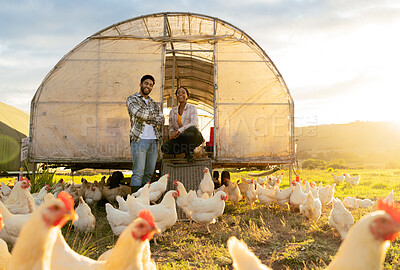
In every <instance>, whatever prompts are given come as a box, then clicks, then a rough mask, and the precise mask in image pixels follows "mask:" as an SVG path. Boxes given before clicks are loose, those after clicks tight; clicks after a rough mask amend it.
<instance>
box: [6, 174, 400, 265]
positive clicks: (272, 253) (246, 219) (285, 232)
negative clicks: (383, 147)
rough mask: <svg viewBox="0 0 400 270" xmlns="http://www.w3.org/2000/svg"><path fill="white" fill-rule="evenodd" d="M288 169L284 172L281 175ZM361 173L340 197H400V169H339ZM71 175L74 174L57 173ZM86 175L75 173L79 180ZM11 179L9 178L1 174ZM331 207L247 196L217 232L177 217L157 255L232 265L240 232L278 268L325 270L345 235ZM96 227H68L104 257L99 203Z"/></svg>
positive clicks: (390, 259) (394, 255)
mask: <svg viewBox="0 0 400 270" xmlns="http://www.w3.org/2000/svg"><path fill="white" fill-rule="evenodd" d="M281 172H282V171H278V173H279V174H280V173H281ZM345 172H346V173H349V174H350V175H357V174H360V175H361V181H360V184H359V185H358V186H349V185H347V184H346V183H341V184H339V185H337V186H336V192H335V197H338V198H340V199H343V198H344V197H347V196H353V197H357V198H369V199H372V200H375V199H377V198H379V197H386V196H387V195H388V194H389V192H390V191H391V190H393V191H394V195H395V199H396V201H398V199H399V195H400V194H399V192H400V170H382V169H379V170H372V169H371V170H357V171H356V170H346V171H344V170H343V171H334V172H333V173H335V174H336V175H338V174H341V173H345ZM248 173H249V172H235V173H231V178H232V179H233V180H235V179H240V177H241V176H243V177H246V178H251V177H249V176H248ZM283 173H284V177H283V183H282V184H281V188H285V187H287V186H288V182H289V181H288V175H289V173H288V171H283ZM331 173H332V172H329V171H321V170H314V171H308V170H302V171H301V172H300V177H301V178H303V179H306V180H307V181H315V182H316V183H317V185H318V184H319V182H322V183H323V185H324V186H325V185H326V184H331V183H333V178H332V176H331ZM61 177H62V178H63V179H64V180H69V178H70V177H66V176H59V175H56V176H55V181H57V180H58V179H59V178H61ZM85 178H86V179H87V180H88V181H94V180H100V178H101V175H95V176H90V177H85ZM80 179H81V177H74V179H73V180H74V182H79V181H80ZM1 180H2V181H7V180H6V179H1ZM330 210H331V206H328V207H326V208H325V209H324V210H323V214H322V216H321V218H320V219H319V220H318V221H317V222H312V221H309V220H308V219H307V218H306V217H304V216H302V215H300V214H299V213H298V212H291V211H289V210H288V209H286V208H282V207H279V206H272V207H271V208H269V207H266V206H265V205H260V204H259V203H256V205H255V206H254V207H253V208H251V207H250V206H249V205H248V204H246V203H245V202H244V201H241V202H240V203H239V204H238V205H235V206H234V205H232V204H231V203H230V202H229V201H228V202H227V204H226V208H225V212H224V214H223V215H222V216H221V217H220V218H219V219H218V221H217V223H215V224H213V225H210V230H211V233H208V232H207V229H206V227H205V226H201V225H199V224H193V225H192V226H191V225H190V224H189V223H188V222H177V223H176V224H175V225H174V226H173V227H172V228H171V229H169V230H167V231H166V232H164V233H163V235H162V236H158V237H157V242H158V245H157V246H156V245H154V243H153V242H151V252H152V258H153V259H154V261H155V262H156V264H157V267H158V269H232V260H231V258H230V255H229V253H228V250H227V247H226V242H227V240H228V239H229V237H230V236H232V235H234V236H236V237H237V238H239V239H243V240H244V241H245V242H246V243H247V244H248V246H249V247H250V249H251V250H252V251H253V252H254V253H255V254H256V255H257V256H258V257H259V258H260V259H261V261H262V262H263V263H264V264H266V265H269V266H271V267H272V268H273V269H275V270H277V269H324V268H325V267H326V266H327V265H328V264H329V262H330V261H331V259H332V256H334V255H335V253H336V251H337V249H338V247H339V245H340V236H339V234H338V232H337V231H335V230H333V229H331V228H330V227H329V225H328V216H329V212H330ZM92 211H93V213H94V214H95V216H96V218H97V220H96V230H95V232H93V233H91V234H79V233H76V232H74V230H73V227H72V226H71V225H70V224H67V225H66V226H64V228H63V232H64V235H65V237H66V239H67V241H68V243H69V244H70V245H71V247H73V249H75V250H76V251H77V252H79V253H83V254H85V255H86V256H89V257H91V258H94V259H96V258H98V256H100V255H101V254H102V253H103V252H104V251H106V250H108V249H110V248H112V247H113V245H114V244H115V241H116V240H117V237H115V236H113V234H112V232H111V229H110V227H109V225H108V222H107V220H106V217H105V216H106V215H105V210H104V207H93V208H92ZM371 211H372V210H370V209H369V210H365V209H357V210H354V211H351V213H352V214H353V216H354V219H355V220H356V221H357V220H359V219H360V218H361V217H362V216H363V215H365V214H367V213H369V212H371ZM399 258H400V240H396V241H394V242H393V243H392V245H391V248H390V249H389V251H388V253H387V256H386V260H385V268H384V269H400V266H399V265H400V264H399Z"/></svg>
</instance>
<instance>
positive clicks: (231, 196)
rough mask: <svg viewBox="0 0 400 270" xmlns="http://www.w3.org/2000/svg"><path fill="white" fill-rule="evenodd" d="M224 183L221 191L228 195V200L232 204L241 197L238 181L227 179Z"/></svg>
mask: <svg viewBox="0 0 400 270" xmlns="http://www.w3.org/2000/svg"><path fill="white" fill-rule="evenodd" d="M226 184H227V186H225V188H224V189H223V191H224V192H225V194H226V195H227V196H228V200H230V201H231V202H232V203H233V204H237V203H238V202H239V201H240V199H241V198H242V196H241V193H240V189H239V186H238V183H237V182H232V181H231V180H229V179H227V180H226Z"/></svg>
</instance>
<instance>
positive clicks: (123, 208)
mask: <svg viewBox="0 0 400 270" xmlns="http://www.w3.org/2000/svg"><path fill="white" fill-rule="evenodd" d="M128 196H130V195H128ZM115 200H116V201H117V202H118V210H121V211H124V212H128V211H129V208H128V204H127V203H126V201H125V200H124V198H122V197H121V196H119V195H117V196H116V197H115Z"/></svg>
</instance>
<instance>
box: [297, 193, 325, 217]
mask: <svg viewBox="0 0 400 270" xmlns="http://www.w3.org/2000/svg"><path fill="white" fill-rule="evenodd" d="M299 209H300V213H301V214H303V215H305V216H306V217H307V218H308V219H309V220H314V221H317V220H318V219H319V218H320V217H321V213H322V204H321V201H320V199H319V198H318V197H317V198H314V196H313V194H312V192H311V191H309V192H308V195H307V198H306V199H305V200H304V202H303V203H302V204H301V205H300V207H299Z"/></svg>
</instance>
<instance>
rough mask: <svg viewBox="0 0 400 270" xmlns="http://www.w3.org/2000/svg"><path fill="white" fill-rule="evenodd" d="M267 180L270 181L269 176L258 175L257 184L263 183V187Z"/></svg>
mask: <svg viewBox="0 0 400 270" xmlns="http://www.w3.org/2000/svg"><path fill="white" fill-rule="evenodd" d="M267 181H268V178H267V176H265V177H264V178H261V177H257V184H259V185H261V186H263V187H265V185H266V183H267Z"/></svg>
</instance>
